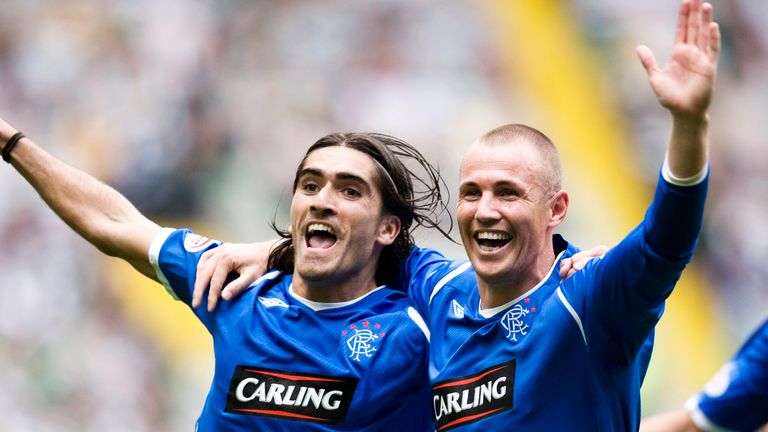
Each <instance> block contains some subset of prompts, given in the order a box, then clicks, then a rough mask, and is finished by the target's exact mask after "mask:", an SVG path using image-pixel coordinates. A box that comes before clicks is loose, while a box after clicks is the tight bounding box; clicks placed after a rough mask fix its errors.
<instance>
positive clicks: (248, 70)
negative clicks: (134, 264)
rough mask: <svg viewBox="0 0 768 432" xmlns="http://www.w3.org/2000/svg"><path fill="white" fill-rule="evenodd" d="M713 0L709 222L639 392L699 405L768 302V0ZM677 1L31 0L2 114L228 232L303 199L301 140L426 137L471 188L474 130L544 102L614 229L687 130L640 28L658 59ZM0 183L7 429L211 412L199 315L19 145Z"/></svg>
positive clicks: (110, 178) (130, 191)
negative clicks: (672, 121)
mask: <svg viewBox="0 0 768 432" xmlns="http://www.w3.org/2000/svg"><path fill="white" fill-rule="evenodd" d="M714 5H715V11H716V20H717V21H718V22H720V24H721V28H722V31H723V37H724V39H723V54H722V57H721V63H720V70H719V78H718V83H717V94H716V100H715V102H714V105H713V107H712V109H711V115H712V118H713V124H712V138H713V140H712V141H713V154H712V160H713V162H712V164H713V166H714V170H713V174H712V179H711V186H710V190H711V192H710V198H709V201H708V205H707V212H706V226H705V230H704V232H703V235H702V239H701V247H700V249H699V250H698V252H697V255H696V258H695V261H694V265H693V267H692V268H691V270H689V271H687V272H686V275H685V277H684V281H683V283H682V284H681V285H680V286H679V287H678V289H677V291H676V292H675V293H674V295H673V296H672V299H671V301H670V302H669V304H668V310H667V314H666V315H665V317H664V319H663V320H662V324H661V325H660V326H659V329H658V333H657V335H658V343H657V346H656V350H655V353H654V358H653V360H652V365H651V370H650V372H649V376H648V378H647V380H646V383H645V385H644V388H643V398H644V413H645V414H650V413H654V412H658V411H661V410H665V409H670V408H676V407H680V406H681V405H682V403H683V402H684V400H685V399H686V398H687V397H688V396H689V395H690V394H691V393H692V392H693V391H695V390H696V389H698V388H700V386H701V385H703V383H704V382H705V381H706V379H707V378H708V377H709V376H710V375H711V374H712V373H713V372H714V371H715V370H716V369H717V367H718V366H719V365H720V364H721V363H722V362H723V361H725V359H726V358H727V357H729V356H730V354H731V353H732V352H733V350H734V349H735V348H736V347H737V346H738V345H739V343H740V342H741V341H742V340H743V339H744V338H745V337H746V335H747V334H748V333H749V332H750V330H751V329H752V328H754V327H755V326H756V325H757V324H758V323H759V322H761V320H762V319H764V317H765V316H767V315H768V294H767V293H766V290H765V288H764V284H765V282H766V281H768V278H767V277H766V276H767V275H766V273H768V266H765V265H764V264H763V262H762V261H763V257H765V256H766V253H768V222H766V221H765V220H764V217H763V216H764V209H765V207H766V204H765V203H766V202H768V187H767V185H766V182H768V177H767V176H766V173H767V172H768V152H766V151H765V145H766V143H765V137H766V136H768V130H767V129H768V122H766V121H765V112H766V106H768V74H766V73H765V71H766V70H768V30H766V29H767V28H768V27H766V26H765V25H764V21H765V20H766V19H768V3H765V2H763V1H762V0H729V1H725V0H722V1H715V2H714ZM676 8H677V4H676V2H675V1H671V0H652V1H651V0H646V1H628V0H619V1H617V0H572V1H564V0H563V1H555V0H544V1H537V2H523V1H505V0H484V1H472V2H470V1H460V0H449V1H441V2H430V1H426V0H397V1H394V0H393V1H386V2H360V1H354V0H346V1H342V0H326V1H322V2H311V1H296V0H286V1H272V2H270V1H254V2H247V1H233V0H230V1H219V2H214V1H200V0H164V1H161V2H155V1H149V0H137V1H132V2H121V1H116V0H115V1H107V0H103V1H96V0H70V1H66V2H64V1H53V0H35V1H20V0H12V1H8V2H5V3H4V8H3V9H4V11H3V13H2V14H1V15H0V116H2V117H4V118H6V119H7V120H8V121H9V122H11V123H12V124H14V125H16V126H17V127H18V128H19V129H21V130H23V131H25V132H27V134H28V135H29V136H31V137H32V138H33V139H34V140H36V141H37V142H38V143H39V144H41V145H43V146H44V147H46V148H47V149H49V150H50V151H51V152H52V153H53V154H55V155H57V156H59V157H60V158H62V159H64V160H65V161H68V162H70V163H72V164H74V165H75V166H78V167H81V168H83V169H85V170H86V171H88V172H90V173H93V174H95V175H96V176H97V177H99V178H100V179H102V180H104V181H106V182H107V183H109V184H111V185H113V186H115V187H116V188H117V189H119V190H120V191H121V192H123V193H124V194H125V195H126V196H128V198H129V199H130V200H132V201H133V202H134V203H135V204H136V205H137V206H138V207H139V208H140V209H141V210H142V211H144V212H145V213H146V214H147V215H148V216H150V217H151V218H153V219H155V220H157V221H159V222H160V223H161V224H164V225H168V226H191V227H193V228H195V229H196V230H198V231H199V232H201V233H206V234H209V235H211V236H213V237H216V238H219V239H223V240H227V241H246V240H256V239H264V238H268V237H271V235H272V234H271V232H270V230H269V228H268V227H267V221H268V220H269V219H270V218H272V216H273V215H275V214H277V217H278V220H279V221H282V222H285V221H286V209H287V206H288V204H289V202H290V188H289V185H290V182H291V180H292V174H293V171H294V169H295V164H296V163H297V162H298V160H299V158H300V156H301V155H302V154H303V152H304V150H305V149H306V147H307V146H308V145H309V144H310V143H312V142H313V141H314V140H315V139H317V138H318V137H320V136H322V135H324V134H326V133H328V132H332V131H349V130H375V131H382V132H386V133H390V134H393V135H395V136H398V137H401V138H404V139H406V140H408V141H410V142H412V143H415V144H416V145H417V146H419V147H420V148H421V149H422V150H423V151H424V153H425V154H427V155H428V156H429V157H430V158H431V160H433V161H434V162H436V163H437V164H439V165H440V166H441V167H442V168H443V172H444V175H445V177H446V179H447V180H448V181H449V187H450V189H451V191H455V190H456V189H457V188H456V180H457V169H456V167H457V166H458V163H459V160H460V157H461V155H462V152H463V150H464V149H465V148H466V146H467V145H468V144H469V143H470V142H471V141H472V140H473V139H474V138H475V137H476V136H478V135H479V134H481V133H482V132H484V131H485V130H487V129H490V128H492V127H494V126H497V125H499V124H502V123H507V122H523V123H528V124H531V125H534V126H536V127H538V128H540V129H541V130H543V131H545V132H546V133H548V134H549V135H550V136H551V137H552V138H553V139H554V140H555V142H556V143H557V144H558V145H559V147H560V149H561V153H562V156H563V159H564V169H565V187H566V189H567V190H569V191H570V192H571V197H572V199H571V203H572V204H571V210H570V214H569V218H568V221H567V223H566V224H565V226H564V227H563V229H562V232H563V233H565V234H566V236H567V237H568V238H569V239H571V240H572V241H575V242H576V243H577V244H579V245H581V246H583V247H584V246H590V245H594V244H598V243H604V244H608V245H610V244H613V243H615V242H616V241H618V240H619V239H620V238H621V236H622V235H623V233H625V232H626V231H628V230H629V229H630V228H631V227H632V226H634V225H635V224H636V223H637V222H638V221H639V219H640V217H641V215H642V212H643V211H644V209H645V206H646V204H647V202H648V201H649V199H650V196H651V193H652V189H653V185H654V183H655V181H656V178H657V173H658V167H659V165H660V161H661V160H662V158H663V149H664V145H665V143H666V138H667V134H668V130H669V120H668V117H667V114H666V112H665V111H664V110H663V109H662V108H661V107H659V106H658V104H657V102H656V101H655V98H654V96H653V95H652V93H651V90H650V88H649V87H648V84H647V82H646V78H645V74H644V71H643V70H642V67H641V66H640V64H639V62H638V61H637V59H636V57H635V54H634V47H635V46H636V45H637V44H639V43H644V44H647V45H649V46H650V47H651V48H652V49H653V50H654V51H655V52H656V53H657V57H659V58H660V59H664V60H665V59H666V55H667V53H668V52H669V49H670V46H671V42H672V35H673V29H674V21H675V15H676ZM0 184H2V191H1V192H0V197H1V198H0V242H2V245H3V256H2V258H1V259H0V371H2V373H0V389H1V390H0V412H2V413H3V414H2V416H0V430H3V431H41V432H42V431H57V432H61V431H134V432H135V431H186V430H192V428H193V424H194V421H195V419H196V417H197V415H198V413H199V411H200V409H201V407H202V404H203V402H204V398H205V395H206V392H207V388H208V385H209V383H210V378H211V374H212V357H211V354H210V349H211V346H210V345H211V344H210V340H209V338H208V336H207V334H206V333H205V331H204V330H203V328H202V326H200V325H199V324H197V323H196V321H195V320H194V319H193V318H192V315H191V313H189V312H188V311H187V310H186V309H185V307H184V306H183V305H181V304H179V303H175V302H173V301H172V300H171V299H170V298H169V297H168V296H167V294H165V292H164V290H163V289H162V288H161V287H160V286H159V285H156V284H154V283H152V282H149V281H148V280H146V279H143V278H142V277H141V276H139V275H138V274H136V273H134V272H132V271H131V269H130V268H128V267H127V266H126V265H124V264H122V263H121V262H119V261H117V260H114V259H110V258H105V257H103V256H102V255H100V254H99V253H98V252H97V251H96V250H95V249H94V248H92V247H91V246H90V245H88V244H86V243H85V242H84V241H83V240H81V239H79V238H78V237H76V236H75V235H74V234H73V233H72V232H70V230H69V229H68V228H67V227H66V226H65V225H64V224H63V223H61V222H60V221H59V220H58V219H56V218H55V216H53V214H52V213H51V212H50V211H49V210H48V209H47V208H46V207H45V206H44V204H43V203H42V202H41V201H40V200H39V199H38V198H37V197H36V196H35V194H34V193H33V191H32V189H31V188H30V187H28V186H27V185H26V184H25V183H24V182H23V180H22V179H21V178H20V177H19V176H18V175H17V174H16V173H15V172H14V171H13V170H12V169H10V168H9V167H4V168H3V169H2V170H0ZM454 196H455V194H454ZM456 237H458V234H456ZM418 238H419V240H420V242H421V243H422V244H424V245H434V246H439V247H443V248H445V249H446V250H447V251H448V252H449V253H450V255H452V256H455V257H459V256H461V254H462V250H461V249H460V248H459V247H456V246H451V245H450V244H447V243H446V242H444V241H441V240H440V239H438V238H437V236H436V235H430V234H427V233H420V234H419V236H418ZM521 403H524V401H521Z"/></svg>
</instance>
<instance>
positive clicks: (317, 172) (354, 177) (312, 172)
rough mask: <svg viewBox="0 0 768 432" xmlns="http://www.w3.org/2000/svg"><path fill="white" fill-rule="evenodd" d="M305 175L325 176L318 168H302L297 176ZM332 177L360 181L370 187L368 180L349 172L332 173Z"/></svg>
mask: <svg viewBox="0 0 768 432" xmlns="http://www.w3.org/2000/svg"><path fill="white" fill-rule="evenodd" d="M305 176H311V177H323V176H325V172H324V171H323V170H321V169H318V168H304V169H302V170H301V172H300V173H299V178H302V177H305ZM334 177H336V178H337V179H338V180H342V181H348V182H355V183H361V184H363V185H365V187H367V188H370V185H369V184H368V181H366V180H365V179H364V178H362V177H360V176H359V175H357V174H352V173H349V172H339V173H336V174H334Z"/></svg>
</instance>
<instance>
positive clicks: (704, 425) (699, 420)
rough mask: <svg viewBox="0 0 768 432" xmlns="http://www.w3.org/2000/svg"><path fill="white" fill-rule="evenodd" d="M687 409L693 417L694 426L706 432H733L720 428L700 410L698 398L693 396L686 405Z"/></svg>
mask: <svg viewBox="0 0 768 432" xmlns="http://www.w3.org/2000/svg"><path fill="white" fill-rule="evenodd" d="M685 409H686V410H687V411H688V413H689V414H690V415H691V420H693V424H695V425H696V427H698V428H699V429H701V430H702V431H704V432H731V430H730V429H726V428H724V427H720V426H718V425H716V424H715V423H714V422H712V420H710V419H709V418H708V417H707V416H706V414H704V412H703V411H702V410H701V408H699V398H698V396H693V397H691V398H690V399H688V401H687V402H686V403H685Z"/></svg>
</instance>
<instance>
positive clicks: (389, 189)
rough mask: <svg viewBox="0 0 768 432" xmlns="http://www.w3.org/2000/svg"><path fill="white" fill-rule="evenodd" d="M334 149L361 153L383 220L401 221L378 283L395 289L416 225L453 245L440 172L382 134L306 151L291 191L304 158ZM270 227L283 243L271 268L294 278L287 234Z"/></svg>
mask: <svg viewBox="0 0 768 432" xmlns="http://www.w3.org/2000/svg"><path fill="white" fill-rule="evenodd" d="M333 146H340V147H349V148H352V149H355V150H358V151H361V152H363V153H365V154H366V155H368V156H369V157H370V158H371V159H373V160H374V162H376V163H375V166H376V169H377V172H378V177H379V178H378V187H379V193H380V194H381V196H382V203H383V210H384V212H385V213H386V214H391V215H395V216H397V217H398V218H400V225H401V227H400V233H399V234H398V236H397V238H396V239H395V241H394V242H393V243H392V244H391V245H389V246H386V247H385V248H384V250H382V253H381V256H380V257H379V265H378V269H377V271H376V283H377V284H379V285H382V284H387V285H390V286H392V287H399V276H400V270H401V268H402V265H403V264H404V263H405V260H406V259H407V258H408V255H409V254H410V253H411V249H412V248H413V245H414V240H413V236H412V230H413V228H415V227H414V224H415V225H416V226H422V227H425V228H434V229H437V230H438V231H439V232H440V233H441V234H443V235H444V236H445V237H446V238H448V239H449V240H451V241H454V240H453V239H452V238H451V237H450V231H451V230H452V229H453V219H451V217H450V214H449V213H448V208H447V205H446V201H447V200H448V192H447V187H446V184H445V180H443V178H442V176H441V175H440V171H439V170H438V169H437V168H436V167H435V166H433V165H432V164H431V163H429V162H428V161H427V160H426V158H425V157H424V156H423V155H422V154H421V153H420V152H419V151H418V150H416V149H415V148H414V147H413V146H411V145H410V144H408V143H406V142H405V141H402V140H400V139H398V138H395V137H392V136H389V135H385V134H380V133H334V134H330V135H326V136H324V137H322V138H320V139H319V140H317V141H316V142H315V143H314V144H312V146H311V147H310V148H309V150H307V153H306V154H305V155H304V158H303V159H302V160H301V162H300V163H299V166H298V168H297V169H296V176H295V177H294V180H293V190H292V191H293V192H294V193H295V192H296V187H297V186H298V181H299V175H300V173H301V172H302V170H303V169H304V164H305V163H306V160H307V157H309V155H310V154H311V153H312V152H313V151H315V150H318V149H321V148H324V147H333ZM417 173H418V174H417ZM443 196H445V201H444V200H443ZM444 214H447V215H448V216H447V217H448V229H444V228H443V227H441V226H440V223H441V217H442V216H443V215H444ZM270 225H271V226H272V228H273V229H274V230H275V232H276V233H277V234H278V235H279V236H280V237H281V238H282V239H283V240H281V241H280V242H278V244H277V245H276V246H275V247H274V248H273V249H272V251H271V253H270V255H269V267H270V268H273V269H277V270H281V271H283V272H286V273H292V272H293V265H294V253H295V251H294V247H293V238H292V236H291V232H290V231H289V230H286V229H281V228H279V227H278V226H277V223H276V222H275V220H273V221H272V222H271V224H270ZM399 288H401V289H403V288H405V287H399Z"/></svg>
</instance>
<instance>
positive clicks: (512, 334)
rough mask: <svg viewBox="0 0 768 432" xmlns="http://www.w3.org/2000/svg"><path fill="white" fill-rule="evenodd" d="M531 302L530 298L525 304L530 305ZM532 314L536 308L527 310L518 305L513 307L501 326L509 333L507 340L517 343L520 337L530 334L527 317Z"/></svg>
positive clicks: (503, 317) (504, 317) (503, 318)
mask: <svg viewBox="0 0 768 432" xmlns="http://www.w3.org/2000/svg"><path fill="white" fill-rule="evenodd" d="M530 301H531V299H530V298H526V299H525V300H523V302H524V303H529V302H530ZM532 312H536V306H532V307H530V308H528V309H526V308H524V307H523V306H522V305H521V304H519V303H518V304H516V305H514V306H512V308H511V309H510V310H508V311H507V313H505V314H504V316H502V317H501V326H502V327H503V328H504V330H505V331H506V332H507V334H506V337H507V339H509V340H510V341H512V342H517V337H518V335H519V336H525V335H527V334H528V329H529V328H530V326H529V325H528V323H527V322H526V321H527V320H526V319H525V317H526V316H527V315H528V314H530V313H532Z"/></svg>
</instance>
